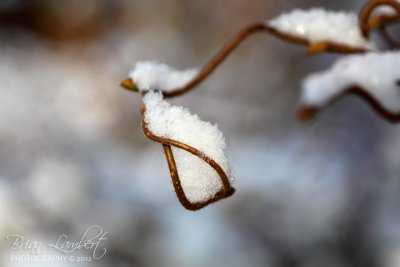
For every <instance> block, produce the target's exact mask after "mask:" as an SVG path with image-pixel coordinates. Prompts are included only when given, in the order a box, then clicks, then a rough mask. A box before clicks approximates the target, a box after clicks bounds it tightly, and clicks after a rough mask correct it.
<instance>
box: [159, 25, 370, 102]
mask: <svg viewBox="0 0 400 267" xmlns="http://www.w3.org/2000/svg"><path fill="white" fill-rule="evenodd" d="M258 32H266V33H270V34H271V35H273V36H275V37H277V38H279V39H282V40H284V41H288V42H291V43H296V44H300V45H307V46H310V49H309V50H308V52H309V53H315V52H321V51H313V50H312V48H313V47H315V46H313V45H315V44H311V43H310V42H309V41H308V40H307V39H304V38H301V37H298V36H293V35H288V34H285V33H282V32H280V31H278V30H276V29H275V28H273V27H271V26H269V25H268V24H267V23H265V22H257V23H253V24H250V25H249V26H247V27H245V28H244V29H242V30H241V31H240V32H239V33H237V34H236V35H235V36H234V37H233V38H231V39H230V40H229V41H228V42H227V43H226V44H225V46H224V47H223V48H222V49H221V50H220V51H219V52H218V53H217V54H216V55H215V56H213V57H212V58H211V59H210V61H209V62H208V63H207V64H206V65H205V66H204V67H203V68H202V69H201V71H200V72H199V74H198V75H197V76H196V77H195V78H194V79H193V80H192V81H190V82H189V83H188V84H186V85H184V86H183V87H180V88H177V89H175V90H172V91H162V93H163V95H164V97H165V98H168V97H174V96H178V95H182V94H184V93H186V92H188V91H190V90H191V89H193V88H194V87H196V86H197V85H198V84H199V83H201V82H202V81H203V80H204V79H206V78H207V77H208V76H209V75H210V74H211V73H212V72H213V71H214V70H215V69H216V68H217V67H218V66H219V65H220V64H221V63H222V62H223V61H224V60H225V59H226V58H227V57H228V56H229V55H230V54H231V53H232V52H233V51H234V50H235V49H236V48H237V47H238V46H239V44H240V43H242V42H243V41H244V40H245V39H247V38H248V37H249V36H251V35H252V34H254V33H258ZM321 44H323V46H322V47H323V50H324V51H332V52H340V53H363V52H366V50H365V49H360V48H352V47H349V46H345V45H341V44H337V43H331V42H323V43H321Z"/></svg>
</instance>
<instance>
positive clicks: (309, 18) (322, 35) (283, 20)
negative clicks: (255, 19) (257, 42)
mask: <svg viewBox="0 0 400 267" xmlns="http://www.w3.org/2000/svg"><path fill="white" fill-rule="evenodd" d="M266 23H267V25H268V26H271V27H273V28H274V29H276V30H277V31H279V32H281V33H284V34H288V35H292V36H296V37H300V38H304V39H306V40H308V41H309V42H311V43H315V42H323V41H330V42H332V43H337V44H342V45H348V46H352V47H360V48H365V49H374V48H375V45H374V44H373V43H371V42H370V41H368V40H366V39H365V38H364V37H363V36H362V34H361V32H360V29H359V27H358V18H357V15H356V14H354V13H348V12H335V11H327V10H324V9H322V8H313V9H310V10H302V9H295V10H293V11H291V12H289V13H285V14H282V15H280V16H279V17H276V18H274V19H271V20H269V21H267V22H266Z"/></svg>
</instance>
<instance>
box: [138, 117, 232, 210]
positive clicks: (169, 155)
mask: <svg viewBox="0 0 400 267" xmlns="http://www.w3.org/2000/svg"><path fill="white" fill-rule="evenodd" d="M144 110H145V109H142V111H143V112H144ZM143 112H142V113H143ZM142 130H143V133H144V134H145V136H146V137H147V138H149V139H150V140H152V141H154V142H157V143H160V144H162V145H163V148H164V153H165V156H166V159H167V162H168V167H169V170H170V174H171V178H172V183H173V186H174V188H175V192H176V195H177V197H178V200H179V202H180V203H181V204H182V206H184V207H185V208H186V209H188V210H198V209H201V208H203V207H205V206H207V205H209V204H211V203H213V202H216V201H218V200H220V199H223V198H227V197H230V196H231V195H233V193H234V192H235V189H234V188H233V187H231V184H230V182H229V178H228V177H227V175H226V174H225V172H224V170H223V169H222V168H221V166H220V165H219V164H218V163H217V162H215V161H214V160H213V159H211V158H209V157H207V156H206V155H204V153H202V152H201V151H199V150H197V149H196V148H194V147H191V146H189V145H187V144H184V143H181V142H178V141H175V140H172V139H168V138H163V137H160V136H156V135H154V134H153V133H152V132H151V131H150V130H149V129H148V128H147V125H146V122H145V121H144V116H142ZM171 146H174V147H177V148H180V149H183V150H185V151H187V152H189V153H191V154H193V155H194V156H197V157H199V158H201V159H202V160H203V161H205V162H206V163H207V164H208V165H210V166H211V167H212V168H213V169H214V170H215V171H216V172H217V174H218V176H219V177H220V179H221V182H222V189H221V191H219V192H218V193H217V194H215V195H214V197H212V198H211V199H209V200H207V201H205V202H196V203H192V202H190V201H189V200H188V199H187V197H186V195H185V193H184V191H183V188H182V185H181V182H180V179H179V174H178V170H177V167H176V162H175V158H174V155H173V152H172V149H171Z"/></svg>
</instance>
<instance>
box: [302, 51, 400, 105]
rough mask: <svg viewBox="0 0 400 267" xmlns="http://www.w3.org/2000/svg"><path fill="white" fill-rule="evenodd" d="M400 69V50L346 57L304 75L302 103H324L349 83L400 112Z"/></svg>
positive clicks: (346, 87) (349, 85)
mask: <svg viewBox="0 0 400 267" xmlns="http://www.w3.org/2000/svg"><path fill="white" fill-rule="evenodd" d="M399 70H400V52H385V53H368V54H365V55H352V56H347V57H344V58H342V59H340V60H338V61H337V62H336V63H335V64H334V65H333V66H332V67H331V68H330V69H329V70H327V71H322V72H318V73H314V74H311V75H309V76H308V77H306V78H305V79H304V81H303V85H302V96H301V103H302V104H304V105H307V106H313V107H321V106H323V105H325V104H327V103H328V102H329V101H330V100H332V99H333V98H334V97H335V96H337V95H339V94H340V93H342V92H343V91H345V90H346V89H348V88H349V87H351V86H359V87H362V88H363V89H365V90H366V91H367V92H369V93H370V94H371V95H372V96H374V97H375V98H376V100H378V101H379V102H380V103H381V105H382V106H384V107H385V108H386V109H388V110H389V111H392V112H400V86H399V85H398V84H397V82H398V81H399V80H400V73H399Z"/></svg>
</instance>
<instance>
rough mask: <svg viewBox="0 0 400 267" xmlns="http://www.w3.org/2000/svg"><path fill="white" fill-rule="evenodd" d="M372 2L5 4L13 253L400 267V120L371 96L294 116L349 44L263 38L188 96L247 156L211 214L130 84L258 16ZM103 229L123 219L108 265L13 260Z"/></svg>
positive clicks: (3, 136) (113, 261) (4, 212)
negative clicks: (193, 205)
mask: <svg viewBox="0 0 400 267" xmlns="http://www.w3.org/2000/svg"><path fill="white" fill-rule="evenodd" d="M363 2H364V1H361V0H359V1H347V0H341V1H338V0H335V1H333V0H332V1H329V0H326V1H317V0H299V1H277V0H247V1H243V0H229V1H228V0H202V1H194V0H189V1H188V0H186V1H185V0H167V1H165V0H153V1H146V0H132V1H128V0H86V1H78V0H68V1H67V0H65V1H63V0H58V1H55V0H35V1H28V0H1V1H0V88H1V89H0V266H4V267H7V266H163V267H168V266H174V267H176V266H185V267H186V266H187V267H191V266H194V267H199V266H233V267H234V266H238V267H239V266H240V267H241V266H271V267H292V266H293V267H297V266H299V267H320V266H321V267H322V266H323V267H357V266H360V267H361V266H362V267H369V266H371V267H372V266H382V267H398V266H400V213H399V212H400V210H399V205H398V203H399V201H400V177H399V174H400V157H399V155H400V153H399V152H398V151H400V128H399V126H396V125H391V124H389V123H387V122H385V121H384V120H382V119H381V118H380V117H378V116H377V115H376V114H375V113H374V112H373V111H372V110H371V108H370V107H369V106H368V105H367V104H366V103H364V102H363V101H361V100H359V99H358V98H356V97H349V98H346V99H343V100H341V101H340V102H339V103H337V104H335V105H334V106H333V107H331V108H329V109H327V110H326V111H325V112H324V113H323V114H321V115H320V116H319V117H318V118H317V119H315V120H314V121H311V122H309V123H306V124H301V123H299V122H298V121H297V120H296V117H295V111H296V108H297V99H298V97H299V88H300V83H301V79H302V77H304V76H305V75H307V73H310V72H312V71H317V70H320V69H324V68H327V67H328V66H330V65H331V64H332V62H334V60H335V59H337V58H338V57H339V56H338V55H316V56H312V57H309V56H305V55H304V51H305V48H304V47H299V46H295V45H292V44H286V43H283V42H281V41H280V40H277V39H275V38H274V37H271V36H268V35H264V34H259V35H255V36H253V37H251V38H250V39H248V40H247V41H246V42H245V43H244V44H243V45H241V46H240V47H239V49H237V50H236V52H235V53H233V54H232V56H231V57H229V58H228V60H227V61H226V62H225V63H224V64H223V65H222V66H221V67H220V68H219V69H218V70H217V71H216V72H215V73H214V74H213V75H212V76H211V77H210V78H209V79H208V80H206V81H205V82H204V83H202V84H201V86H200V87H199V88H198V89H197V90H194V91H193V92H191V93H190V94H187V95H185V96H182V97H180V98H176V99H173V100H172V102H173V103H174V104H179V105H183V106H185V107H189V108H190V109H191V111H192V112H194V113H197V114H199V115H200V117H201V118H203V119H204V120H208V121H211V122H217V123H218V126H219V128H220V129H221V130H222V131H223V132H224V134H225V137H226V139H227V145H228V151H227V154H228V157H229V158H230V160H231V163H232V165H233V167H234V172H235V176H236V181H235V183H234V187H235V188H236V189H237V192H236V194H235V195H234V196H232V197H231V198H229V199H226V200H223V201H221V202H218V203H217V204H215V205H211V206H209V207H207V208H205V209H203V210H200V211H198V212H189V211H186V210H185V209H184V208H183V207H182V206H181V205H180V204H179V202H178V200H177V198H176V196H175V193H174V192H173V187H172V184H171V182H170V176H169V171H168V167H167V164H166V161H165V159H164V155H163V152H162V147H161V146H160V145H159V144H156V143H152V142H150V141H149V140H147V139H146V138H145V137H144V135H143V134H142V132H141V129H140V116H139V115H140V114H139V107H140V103H141V100H140V97H139V95H136V94H133V93H130V92H128V91H124V90H122V89H121V88H120V87H119V82H120V81H121V80H122V79H124V78H126V77H127V74H128V72H129V70H130V69H131V68H132V66H133V63H134V62H135V61H138V60H146V59H150V60H158V61H161V62H165V63H167V64H170V65H173V66H175V67H177V68H190V67H196V66H201V65H203V64H204V63H205V62H206V61H207V60H208V59H209V58H210V56H211V55H213V54H214V53H215V52H216V51H218V49H219V48H221V46H222V45H223V43H224V42H225V41H226V40H227V39H228V38H230V37H231V36H232V35H233V34H234V33H235V32H237V31H238V30H239V29H240V28H242V27H243V26H245V25H246V24H248V23H251V22H254V21H258V20H265V19H268V18H272V17H273V16H276V15H277V14H280V13H281V12H284V11H289V10H291V9H293V8H295V7H301V8H308V7H314V6H321V5H323V6H324V7H326V8H329V9H333V10H354V11H358V10H359V9H360V8H361V6H362V4H363ZM92 225H99V226H101V228H102V229H103V231H104V232H107V235H106V237H107V240H105V241H104V242H102V243H101V247H99V249H100V248H102V247H104V248H106V249H107V252H106V254H105V255H104V257H102V258H101V259H99V260H97V261H96V262H83V263H77V262H32V261H31V262H29V261H27V262H23V261H22V262H13V261H11V255H13V254H15V253H17V252H16V251H13V250H11V249H10V245H11V243H10V241H9V240H7V236H8V235H16V234H17V235H21V236H23V237H24V238H25V239H29V240H31V241H32V240H35V241H40V242H43V244H50V243H54V242H56V240H57V238H58V237H59V236H60V235H61V234H66V235H68V238H69V240H72V241H73V240H75V241H76V240H79V238H80V237H81V236H82V234H83V233H84V232H85V230H86V229H88V228H89V227H90V226H92ZM18 253H21V254H32V253H31V252H30V251H25V250H20V251H18ZM42 253H49V255H54V254H57V253H55V252H54V251H48V252H42ZM79 253H82V255H84V256H85V255H86V256H91V255H92V251H90V250H87V251H86V250H80V251H79Z"/></svg>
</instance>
